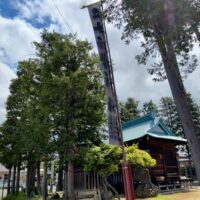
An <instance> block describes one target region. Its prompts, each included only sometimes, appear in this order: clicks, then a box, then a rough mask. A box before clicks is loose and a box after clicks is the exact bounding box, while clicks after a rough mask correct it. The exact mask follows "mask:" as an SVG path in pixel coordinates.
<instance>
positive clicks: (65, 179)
mask: <svg viewBox="0 0 200 200" xmlns="http://www.w3.org/2000/svg"><path fill="white" fill-rule="evenodd" d="M67 172H68V168H67V163H65V168H64V200H67V199H68V198H67V188H68V187H67V181H68V176H67Z"/></svg>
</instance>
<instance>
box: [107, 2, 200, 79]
mask: <svg viewBox="0 0 200 200" xmlns="http://www.w3.org/2000/svg"><path fill="white" fill-rule="evenodd" d="M104 1H105V2H106V6H107V8H106V9H105V17H106V18H107V20H108V21H109V22H113V23H115V25H116V26H117V27H118V28H122V29H123V34H122V39H124V40H125V41H126V43H129V42H130V41H131V40H132V39H137V40H138V38H141V40H140V41H141V47H142V48H144V52H143V53H142V54H140V55H137V56H136V59H137V60H138V63H139V64H147V61H148V58H151V59H152V60H154V61H155V60H156V62H154V63H152V62H151V63H148V65H151V66H152V67H151V68H149V69H148V72H149V73H150V74H151V75H154V80H155V81H163V80H165V79H166V78H167V76H166V74H165V70H164V68H163V63H164V62H165V61H164V59H163V57H162V58H161V56H160V55H159V54H158V52H159V51H160V50H161V48H164V46H165V45H166V43H167V42H170V43H171V44H173V47H174V52H175V54H176V56H177V62H178V64H179V67H180V69H181V71H182V75H183V76H187V74H189V73H191V72H193V71H194V70H195V68H196V67H197V61H198V60H197V58H196V55H192V53H191V51H192V50H193V47H194V43H195V42H197V41H196V39H198V40H199V42H200V32H199V24H200V23H199V22H200V17H199V16H200V4H199V2H198V1H196V0H182V1H180V0H173V1H172V0H163V1H154V0H143V1H140V0H135V1H132V0H126V1H118V0H104ZM166 51H167V49H166ZM155 58H157V59H155Z"/></svg>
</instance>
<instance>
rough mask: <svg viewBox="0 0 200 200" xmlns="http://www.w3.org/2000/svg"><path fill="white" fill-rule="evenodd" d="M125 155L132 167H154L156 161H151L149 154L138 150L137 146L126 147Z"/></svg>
mask: <svg viewBox="0 0 200 200" xmlns="http://www.w3.org/2000/svg"><path fill="white" fill-rule="evenodd" d="M126 153H127V155H126V157H127V160H128V161H129V162H130V163H131V164H132V165H133V166H134V167H139V168H140V167H142V168H149V167H155V166H156V161H155V160H154V159H152V157H151V156H150V154H149V153H147V152H146V151H143V150H140V149H139V148H138V146H137V145H132V146H129V147H126Z"/></svg>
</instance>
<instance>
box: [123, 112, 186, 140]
mask: <svg viewBox="0 0 200 200" xmlns="http://www.w3.org/2000/svg"><path fill="white" fill-rule="evenodd" d="M122 130H123V139H124V142H127V141H131V140H136V139H139V138H142V137H144V136H149V137H153V138H158V139H165V140H173V141H179V142H187V140H186V139H184V138H181V137H177V136H176V135H175V134H174V133H173V132H172V131H171V130H170V129H169V128H168V127H167V126H166V125H165V124H164V122H163V120H162V119H159V118H157V117H156V115H155V113H150V114H148V115H145V116H143V117H140V118H136V119H134V120H131V121H128V122H126V123H124V124H123V125H122Z"/></svg>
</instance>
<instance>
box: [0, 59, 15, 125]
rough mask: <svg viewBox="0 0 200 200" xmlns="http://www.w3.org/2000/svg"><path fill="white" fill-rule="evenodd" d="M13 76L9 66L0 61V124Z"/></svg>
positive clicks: (4, 112) (3, 116)
mask: <svg viewBox="0 0 200 200" xmlns="http://www.w3.org/2000/svg"><path fill="white" fill-rule="evenodd" d="M15 77H16V75H15V73H14V72H13V71H12V70H11V69H10V67H9V66H8V65H6V64H4V63H1V62H0V124H1V123H2V122H3V121H4V119H5V114H6V110H5V102H6V99H7V96H8V95H9V85H10V81H11V80H12V79H13V78H15Z"/></svg>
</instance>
